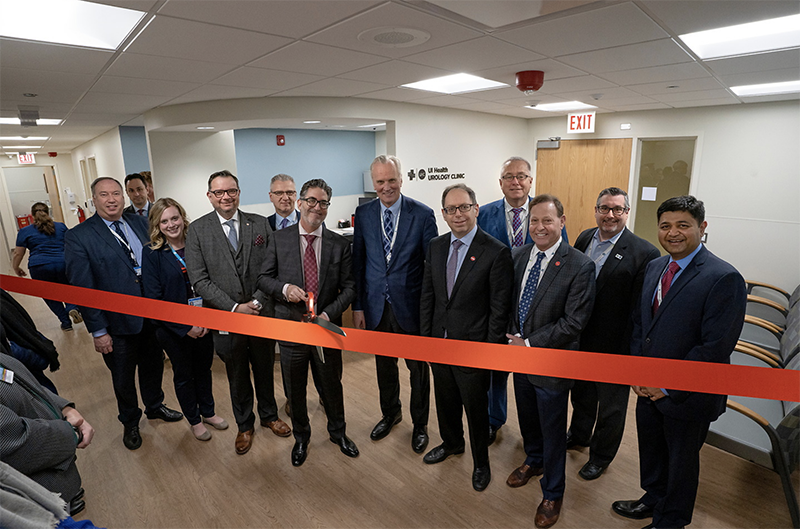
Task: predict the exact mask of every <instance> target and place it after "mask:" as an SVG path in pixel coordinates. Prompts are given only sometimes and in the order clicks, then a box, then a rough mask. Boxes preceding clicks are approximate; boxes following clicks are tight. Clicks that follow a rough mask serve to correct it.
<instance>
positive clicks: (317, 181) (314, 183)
mask: <svg viewBox="0 0 800 529" xmlns="http://www.w3.org/2000/svg"><path fill="white" fill-rule="evenodd" d="M312 187H318V188H320V189H322V190H323V191H325V193H326V194H327V195H328V200H330V199H331V197H332V196H333V189H331V186H329V185H328V184H327V183H325V180H323V179H322V178H313V179H311V180H309V181H308V182H306V183H305V184H303V187H301V188H300V198H306V193H307V192H308V190H309V189H311V188H312Z"/></svg>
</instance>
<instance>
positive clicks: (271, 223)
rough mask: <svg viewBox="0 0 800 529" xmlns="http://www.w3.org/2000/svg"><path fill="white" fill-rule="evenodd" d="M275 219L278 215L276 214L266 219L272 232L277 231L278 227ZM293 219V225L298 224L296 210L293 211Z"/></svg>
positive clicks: (297, 212)
mask: <svg viewBox="0 0 800 529" xmlns="http://www.w3.org/2000/svg"><path fill="white" fill-rule="evenodd" d="M277 218H278V214H277V213H273V214H272V215H270V216H269V217H267V222H269V227H270V228H272V231H279V230H278V225H277V224H276V223H275V221H276V219H277ZM294 219H295V224H297V223H298V222H300V212H299V211H297V210H294ZM287 227H288V226H287Z"/></svg>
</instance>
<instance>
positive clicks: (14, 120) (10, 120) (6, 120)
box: [0, 118, 61, 125]
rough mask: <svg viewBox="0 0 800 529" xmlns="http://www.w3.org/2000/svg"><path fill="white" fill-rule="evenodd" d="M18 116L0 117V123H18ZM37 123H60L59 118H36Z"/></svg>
mask: <svg viewBox="0 0 800 529" xmlns="http://www.w3.org/2000/svg"><path fill="white" fill-rule="evenodd" d="M19 124H20V122H19V118H0V125H19ZM36 124H37V125H61V120H60V119H42V118H39V119H37V120H36Z"/></svg>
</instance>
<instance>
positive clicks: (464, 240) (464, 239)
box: [450, 224, 478, 246]
mask: <svg viewBox="0 0 800 529" xmlns="http://www.w3.org/2000/svg"><path fill="white" fill-rule="evenodd" d="M476 233H478V224H475V226H473V227H472V229H471V230H470V231H469V233H467V234H466V235H464V236H463V237H461V238H460V239H458V237H456V236H455V235H453V232H452V231H451V232H450V244H453V241H455V240H459V241H461V242H462V243H463V244H464V246H469V245H470V244H472V240H473V239H474V238H475V234H476Z"/></svg>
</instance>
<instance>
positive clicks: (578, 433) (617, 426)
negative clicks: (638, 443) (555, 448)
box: [569, 380, 631, 465]
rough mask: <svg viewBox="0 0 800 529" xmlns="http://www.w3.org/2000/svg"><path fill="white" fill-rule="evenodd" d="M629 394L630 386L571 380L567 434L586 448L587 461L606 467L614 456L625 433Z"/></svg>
mask: <svg viewBox="0 0 800 529" xmlns="http://www.w3.org/2000/svg"><path fill="white" fill-rule="evenodd" d="M630 392H631V390H630V386H623V385H620V384H607V383H605V382H591V381H587V380H576V381H575V386H574V387H573V388H572V392H571V394H570V400H571V401H572V420H571V422H570V426H569V431H570V434H571V435H572V438H573V439H575V440H576V441H578V442H579V443H580V444H588V445H589V447H590V448H589V461H592V462H593V463H595V464H598V465H608V464H609V463H611V461H612V460H613V459H614V457H615V456H616V455H617V451H618V450H619V445H620V443H622V435H623V434H624V433H625V415H626V414H627V411H628V395H630ZM592 430H594V433H592Z"/></svg>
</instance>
